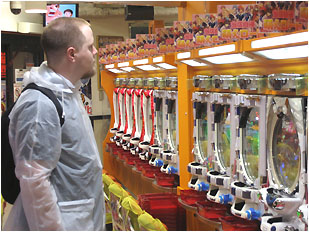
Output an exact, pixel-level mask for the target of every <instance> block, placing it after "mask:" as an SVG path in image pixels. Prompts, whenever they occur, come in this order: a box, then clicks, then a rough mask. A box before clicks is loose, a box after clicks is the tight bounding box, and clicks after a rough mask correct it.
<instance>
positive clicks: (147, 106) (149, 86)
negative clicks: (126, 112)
mask: <svg viewBox="0 0 309 232" xmlns="http://www.w3.org/2000/svg"><path fill="white" fill-rule="evenodd" d="M153 82H154V79H153V78H144V86H145V87H146V89H145V90H144V91H143V94H142V115H143V126H142V135H141V139H140V143H139V148H140V149H139V157H140V159H141V160H149V159H150V158H151V154H150V153H149V146H151V145H153V142H154V128H153V127H154V104H153Z"/></svg>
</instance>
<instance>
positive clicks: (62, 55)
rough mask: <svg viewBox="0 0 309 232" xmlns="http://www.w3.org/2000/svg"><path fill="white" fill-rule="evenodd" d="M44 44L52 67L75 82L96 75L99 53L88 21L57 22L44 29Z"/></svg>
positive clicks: (74, 19)
mask: <svg viewBox="0 0 309 232" xmlns="http://www.w3.org/2000/svg"><path fill="white" fill-rule="evenodd" d="M41 44H42V47H43V49H44V52H45V54H46V57H47V63H48V65H49V66H50V67H51V68H52V69H54V71H56V72H58V73H60V74H62V75H63V76H65V77H67V78H68V79H70V80H71V82H73V83H75V82H76V81H77V80H79V79H81V78H89V77H91V76H93V75H94V74H95V55H96V54H97V50H96V48H95V47H94V38H93V33H92V30H91V28H90V24H89V23H88V22H87V21H85V20H83V19H81V18H67V17H61V18H57V19H55V20H53V21H52V22H50V23H49V24H48V26H47V27H46V28H45V29H44V31H43V34H42V37H41ZM64 64H65V65H64ZM72 78H73V80H72Z"/></svg>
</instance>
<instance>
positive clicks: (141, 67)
mask: <svg viewBox="0 0 309 232" xmlns="http://www.w3.org/2000/svg"><path fill="white" fill-rule="evenodd" d="M136 68H139V69H142V70H144V71H153V70H160V68H157V67H155V66H152V65H150V64H147V65H140V66H136Z"/></svg>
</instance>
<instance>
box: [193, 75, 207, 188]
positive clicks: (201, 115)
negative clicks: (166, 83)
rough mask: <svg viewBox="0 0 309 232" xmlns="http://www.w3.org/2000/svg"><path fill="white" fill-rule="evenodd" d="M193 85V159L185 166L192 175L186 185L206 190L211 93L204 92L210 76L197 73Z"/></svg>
mask: <svg viewBox="0 0 309 232" xmlns="http://www.w3.org/2000/svg"><path fill="white" fill-rule="evenodd" d="M193 85H194V87H195V89H196V90H201V91H203V92H200V91H198V92H197V91H196V92H194V93H193V94H192V101H193V116H194V129H193V138H194V140H193V142H194V148H193V154H194V161H193V162H191V163H189V164H188V166H187V168H188V172H189V173H191V174H192V177H191V179H190V181H189V183H188V187H189V188H191V189H194V190H197V191H208V189H209V184H208V183H207V180H206V176H207V172H208V171H209V170H210V169H211V162H209V161H211V159H212V150H211V146H210V142H209V137H210V133H211V126H210V121H209V119H210V117H209V115H210V99H211V93H210V92H206V91H207V90H209V89H210V88H211V77H209V76H204V75H197V76H195V77H194V78H193Z"/></svg>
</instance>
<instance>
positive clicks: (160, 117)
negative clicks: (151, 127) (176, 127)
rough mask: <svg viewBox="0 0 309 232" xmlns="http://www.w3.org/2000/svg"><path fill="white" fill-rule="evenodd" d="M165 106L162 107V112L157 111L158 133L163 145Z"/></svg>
mask: <svg viewBox="0 0 309 232" xmlns="http://www.w3.org/2000/svg"><path fill="white" fill-rule="evenodd" d="M162 106H163V104H161V106H160V110H159V111H156V132H157V134H158V140H159V142H160V144H162V143H163V109H162Z"/></svg>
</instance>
